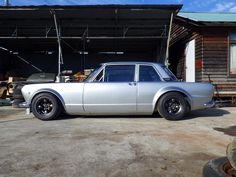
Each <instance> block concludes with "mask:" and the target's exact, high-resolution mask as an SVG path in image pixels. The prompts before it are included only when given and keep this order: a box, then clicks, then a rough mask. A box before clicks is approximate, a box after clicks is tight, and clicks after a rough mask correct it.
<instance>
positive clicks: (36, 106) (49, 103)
mask: <svg viewBox="0 0 236 177" xmlns="http://www.w3.org/2000/svg"><path fill="white" fill-rule="evenodd" d="M31 110H32V112H33V114H34V116H35V117H37V118H38V119H40V120H53V119H55V118H57V117H58V115H59V114H60V113H61V104H60V103H59V101H58V99H57V98H56V97H55V96H54V95H52V94H50V93H41V94H38V95H36V96H35V98H34V99H33V101H32V104H31Z"/></svg>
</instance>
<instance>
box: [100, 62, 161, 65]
mask: <svg viewBox="0 0 236 177" xmlns="http://www.w3.org/2000/svg"><path fill="white" fill-rule="evenodd" d="M123 64H152V65H153V64H154V65H160V66H163V64H161V63H155V62H140V61H121V62H106V63H102V65H123Z"/></svg>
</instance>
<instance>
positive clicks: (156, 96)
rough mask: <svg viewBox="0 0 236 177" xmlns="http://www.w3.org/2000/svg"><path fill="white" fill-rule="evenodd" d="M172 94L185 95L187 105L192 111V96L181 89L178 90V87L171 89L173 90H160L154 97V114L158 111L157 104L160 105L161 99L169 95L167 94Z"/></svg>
mask: <svg viewBox="0 0 236 177" xmlns="http://www.w3.org/2000/svg"><path fill="white" fill-rule="evenodd" d="M170 92H177V93H180V94H181V95H183V97H184V98H185V99H186V101H187V104H188V106H189V110H191V107H192V97H191V95H190V94H189V93H188V92H186V91H185V90H183V89H181V88H177V87H171V88H164V89H161V90H159V91H158V92H157V93H156V94H155V96H154V99H153V104H152V105H153V108H152V109H153V112H155V111H157V104H158V101H159V100H160V98H161V97H162V96H163V95H165V94H167V93H170Z"/></svg>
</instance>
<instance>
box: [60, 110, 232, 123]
mask: <svg viewBox="0 0 236 177" xmlns="http://www.w3.org/2000/svg"><path fill="white" fill-rule="evenodd" d="M229 113H230V112H229V111H226V110H224V109H218V108H210V109H202V110H195V111H190V112H189V113H188V114H187V115H186V116H185V118H184V119H181V120H182V121H183V120H189V119H195V118H200V117H216V118H217V117H221V116H223V115H225V114H229ZM75 118H88V119H89V118H93V119H110V118H122V119H139V118H140V119H141V118H161V116H160V115H159V114H158V113H154V114H153V115H99V116H91V115H89V116H74V115H68V114H65V113H63V114H62V115H61V116H59V118H58V119H57V120H65V119H75ZM181 120H180V121H181Z"/></svg>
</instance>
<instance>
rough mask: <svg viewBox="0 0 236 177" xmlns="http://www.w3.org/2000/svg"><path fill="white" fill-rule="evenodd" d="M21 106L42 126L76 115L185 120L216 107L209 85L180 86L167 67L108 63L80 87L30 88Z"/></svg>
mask: <svg viewBox="0 0 236 177" xmlns="http://www.w3.org/2000/svg"><path fill="white" fill-rule="evenodd" d="M22 94H23V96H24V98H25V101H26V102H24V103H22V104H21V106H24V107H27V108H28V109H30V111H32V112H33V114H34V115H35V117H37V118H39V119H41V120H51V119H55V118H57V117H58V116H59V115H60V113H61V111H65V112H66V113H68V114H71V115H151V114H153V113H154V112H159V114H160V115H161V116H162V117H164V118H166V119H168V120H180V119H183V118H184V116H185V115H186V113H187V112H188V111H190V110H196V109H202V108H206V107H211V106H213V102H212V96H213V86H212V85H211V84H209V83H186V82H178V81H177V79H176V77H175V76H174V75H173V74H172V73H171V72H170V71H169V70H168V69H167V68H166V67H165V66H164V65H162V64H157V63H150V62H111V63H104V64H102V65H101V66H100V67H99V68H98V69H96V70H95V71H94V72H93V73H91V75H90V76H89V77H88V78H87V79H86V80H85V81H84V82H80V83H48V84H34V85H26V86H24V87H23V88H22Z"/></svg>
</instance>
